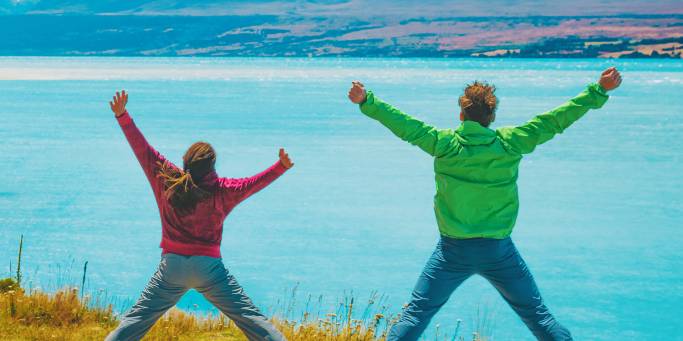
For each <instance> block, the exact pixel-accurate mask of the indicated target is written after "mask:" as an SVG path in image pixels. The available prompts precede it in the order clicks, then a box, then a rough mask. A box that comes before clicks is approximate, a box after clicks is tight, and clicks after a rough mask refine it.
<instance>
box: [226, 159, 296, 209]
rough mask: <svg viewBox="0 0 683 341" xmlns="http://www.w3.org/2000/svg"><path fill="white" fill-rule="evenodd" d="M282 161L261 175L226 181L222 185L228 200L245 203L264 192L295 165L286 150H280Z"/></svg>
mask: <svg viewBox="0 0 683 341" xmlns="http://www.w3.org/2000/svg"><path fill="white" fill-rule="evenodd" d="M279 156H280V159H279V160H278V161H277V162H276V163H275V164H273V165H272V166H270V167H268V169H266V170H264V171H263V172H261V173H258V174H256V175H254V176H252V177H248V178H241V179H225V181H223V182H222V183H221V187H222V188H223V189H224V190H225V192H226V194H227V195H228V196H227V199H229V200H235V201H237V202H241V201H244V200H245V199H247V198H248V197H250V196H251V195H253V194H255V193H256V192H258V191H260V190H262V189H263V188H265V187H266V186H268V185H269V184H270V183H272V182H273V181H275V180H276V179H277V178H279V177H280V176H281V175H282V174H284V173H285V172H286V171H287V170H288V169H290V168H292V167H293V166H294V164H293V163H292V161H291V160H290V159H289V155H288V154H287V153H285V150H284V149H282V148H281V149H280V155H279Z"/></svg>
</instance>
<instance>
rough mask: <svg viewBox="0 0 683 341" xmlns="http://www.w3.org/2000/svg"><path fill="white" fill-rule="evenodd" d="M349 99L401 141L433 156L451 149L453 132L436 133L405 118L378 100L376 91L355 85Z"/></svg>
mask: <svg viewBox="0 0 683 341" xmlns="http://www.w3.org/2000/svg"><path fill="white" fill-rule="evenodd" d="M349 99H350V100H351V102H353V103H356V104H358V105H360V110H361V112H363V114H365V115H367V116H368V117H370V118H373V119H375V120H377V121H379V122H380V123H382V124H383V125H384V126H385V127H387V128H389V130H391V132H393V133H394V135H396V136H398V137H399V138H400V139H402V140H404V141H406V142H408V143H410V144H412V145H415V146H418V147H420V149H422V150H424V151H425V152H427V153H429V154H430V155H432V156H436V157H439V156H441V155H444V154H445V153H447V152H448V150H449V149H450V148H451V143H452V141H453V136H452V133H451V132H450V131H448V130H439V129H436V128H434V127H432V126H430V125H428V124H426V123H424V122H422V121H420V120H418V119H416V118H413V117H411V116H409V115H407V114H405V113H404V112H402V111H401V110H399V109H397V108H395V107H393V106H391V105H389V104H388V103H386V102H383V101H382V100H380V99H379V98H377V97H376V96H375V95H374V94H373V93H372V91H368V92H366V91H365V87H364V86H363V84H361V83H360V82H353V85H352V87H351V90H349Z"/></svg>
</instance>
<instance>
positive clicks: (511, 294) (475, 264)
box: [387, 237, 572, 341]
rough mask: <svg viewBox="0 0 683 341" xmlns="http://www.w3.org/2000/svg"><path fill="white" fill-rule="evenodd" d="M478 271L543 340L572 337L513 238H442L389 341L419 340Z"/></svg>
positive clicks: (537, 336) (391, 332) (390, 333)
mask: <svg viewBox="0 0 683 341" xmlns="http://www.w3.org/2000/svg"><path fill="white" fill-rule="evenodd" d="M474 274H479V275H481V276H483V277H484V278H486V279H487V280H488V281H489V282H490V283H491V284H492V285H493V286H494V287H495V288H496V289H497V290H498V292H499V293H500V295H501V296H502V297H503V299H504V300H505V301H506V302H507V303H508V304H509V305H510V307H511V308H512V309H513V310H514V311H515V312H516V313H517V315H519V317H520V318H521V319H522V321H524V323H525V324H526V326H527V327H528V328H529V330H531V332H532V333H533V334H534V335H535V336H536V338H537V339H538V340H543V341H545V340H572V337H571V334H570V333H569V330H567V329H566V328H565V327H563V326H562V325H561V324H560V323H558V322H557V321H556V320H555V318H554V317H553V315H552V314H550V312H549V311H548V308H547V307H546V306H545V304H544V303H543V299H542V298H541V294H540V293H539V291H538V287H536V282H535V281H534V278H533V276H532V275H531V272H530V271H529V268H527V266H526V263H524V260H523V259H522V257H521V256H520V254H519V252H518V251H517V248H516V247H515V245H514V244H513V243H512V240H511V239H510V238H506V239H486V238H476V239H452V238H447V237H441V240H440V241H439V243H438V244H437V245H436V250H434V253H433V254H432V256H431V258H430V259H429V261H428V262H427V265H425V268H424V270H423V271H422V274H421V275H420V278H419V279H418V280H417V284H416V285H415V289H414V290H413V294H412V299H411V301H410V303H409V304H408V306H407V307H406V308H405V309H404V311H403V313H402V314H401V318H400V320H399V321H398V322H397V323H396V324H395V325H394V326H393V327H392V328H391V331H390V332H389V336H388V337H387V341H399V340H400V341H410V340H417V339H418V338H419V337H420V335H422V332H424V330H425V328H427V326H428V325H429V321H430V320H431V319H432V317H433V316H434V314H436V312H437V311H438V310H439V309H440V308H441V307H442V306H443V305H444V304H445V303H446V301H448V298H449V297H450V296H451V294H452V293H453V291H454V290H455V289H456V288H457V287H458V286H459V285H460V284H462V282H464V281H465V280H466V279H467V278H469V277H470V276H472V275H474Z"/></svg>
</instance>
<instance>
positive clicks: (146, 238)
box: [0, 58, 683, 340]
mask: <svg viewBox="0 0 683 341" xmlns="http://www.w3.org/2000/svg"><path fill="white" fill-rule="evenodd" d="M610 63H614V64H616V65H617V66H619V67H620V68H621V69H622V71H623V75H624V84H623V87H622V88H621V89H619V90H618V91H615V92H614V94H613V96H612V97H611V98H610V100H609V102H608V103H607V104H606V106H605V107H604V108H603V109H601V110H599V111H594V112H590V113H589V114H588V115H587V116H586V117H584V118H583V119H582V120H580V121H579V122H577V123H576V124H575V125H574V126H572V127H571V128H570V129H568V130H567V131H566V132H565V133H564V134H563V135H561V136H559V137H557V138H556V139H554V140H553V141H551V142H549V143H547V144H546V145H543V146H541V147H539V148H538V149H537V151H536V152H535V153H534V154H532V155H530V156H528V157H527V158H526V159H525V161H524V162H523V163H522V168H521V175H520V179H519V185H520V195H521V200H522V203H521V212H520V216H519V219H518V222H517V226H516V228H515V231H514V232H513V239H514V240H515V241H516V243H517V245H518V248H519V249H520V251H521V252H522V254H523V256H524V257H525V258H526V260H527V262H528V264H529V266H530V268H531V270H532V271H533V272H534V274H535V277H536V280H537V281H538V284H539V286H540V289H541V292H542V293H543V294H544V297H545V299H546V301H547V304H548V305H549V306H550V308H551V310H552V311H553V312H554V313H555V314H556V316H557V317H558V319H559V320H560V321H561V322H562V323H563V324H565V325H567V326H568V327H569V328H570V329H571V330H572V332H573V334H574V335H575V337H576V339H578V340H627V339H633V340H674V339H683V336H681V322H680V316H682V315H683V270H682V269H683V267H681V261H682V260H683V247H682V244H683V218H682V213H683V202H682V198H683V158H682V157H681V155H682V150H683V142H682V141H683V139H682V138H681V132H682V131H683V123H682V122H683V120H682V119H681V117H682V116H681V114H683V96H681V94H683V62H681V61H653V60H646V61H604V60H493V59H491V60H489V59H486V60H482V59H476V60H474V59H461V60H420V59H414V60H413V59H391V60H382V59H376V60H361V59H341V60H340V59H316V60H308V59H136V58H0V117H1V118H2V123H1V124H0V155H2V161H3V163H2V165H3V167H2V171H0V174H2V177H1V178H0V261H3V262H5V263H4V264H6V267H5V268H4V269H6V270H3V272H2V273H0V275H3V276H4V275H6V274H8V273H9V269H10V268H9V266H10V262H12V265H16V251H17V246H18V240H19V236H20V235H22V234H23V235H24V238H25V249H24V262H23V264H22V267H23V268H24V269H25V278H26V285H30V286H32V287H41V288H44V289H47V290H55V289H56V288H58V287H60V286H63V285H67V284H77V283H80V277H81V275H82V265H83V263H84V262H85V261H88V262H89V263H88V264H89V265H88V276H87V283H86V290H87V291H89V292H93V293H95V292H98V291H99V290H104V292H106V294H107V295H109V296H110V297H112V299H113V300H114V302H115V303H116V305H117V307H118V309H126V308H127V307H129V306H130V304H131V300H134V299H135V298H136V297H137V296H138V294H139V293H140V291H141V290H142V288H143V287H144V285H145V283H146V282H147V280H148V279H149V277H150V275H151V274H152V273H153V272H154V269H155V267H156V264H157V262H158V260H159V255H160V250H159V249H158V243H159V240H160V223H159V218H158V213H157V210H156V207H155V203H154V200H153V197H152V194H151V191H150V188H149V185H148V184H147V183H146V179H145V178H144V176H143V174H142V172H141V170H140V169H139V166H138V163H137V162H136V161H135V159H134V157H133V154H132V152H131V151H130V149H129V147H128V145H127V143H126V142H125V139H124V138H123V135H122V134H121V132H120V130H119V128H118V126H117V124H116V122H115V120H114V118H113V115H112V113H111V112H110V111H109V108H108V105H107V100H108V98H110V96H111V94H112V92H113V91H114V90H115V89H120V88H125V89H127V90H128V91H129V92H130V103H129V110H130V112H131V114H132V115H133V117H134V118H135V120H136V122H137V123H138V126H139V127H140V128H141V129H142V131H143V132H144V133H145V134H146V136H147V138H148V140H149V141H150V142H151V143H152V144H153V145H154V146H155V147H156V148H157V149H158V150H160V151H161V152H162V153H163V154H165V155H166V156H167V157H168V158H170V159H171V160H174V161H178V162H179V161H180V158H181V155H182V153H183V152H184V150H185V148H186V147H187V146H189V145H190V144H191V143H192V142H194V141H197V140H200V139H201V140H205V141H208V142H211V143H212V144H213V145H214V146H215V148H216V149H217V152H218V163H217V168H218V171H219V174H221V175H223V176H232V177H242V176H248V175H252V174H255V173H256V172H259V171H261V170H262V169H264V168H265V167H267V166H268V165H270V164H271V163H273V162H274V161H275V160H276V158H277V149H278V147H280V146H283V147H286V148H287V150H288V151H289V153H290V154H291V157H292V158H293V159H294V162H295V163H296V166H295V168H294V169H293V170H292V171H290V172H288V173H287V174H286V175H285V176H284V177H282V178H281V179H280V180H278V181H277V182H276V183H274V184H273V185H272V186H270V187H268V188H267V189H265V190H264V191H262V192H261V193H259V194H257V195H256V196H254V197H252V198H250V199H249V200H248V201H246V202H245V203H243V204H242V205H240V206H239V207H237V209H236V210H235V211H234V212H233V213H232V214H231V215H230V216H229V217H228V219H227V220H226V223H225V234H224V239H223V246H222V252H223V258H224V261H225V263H226V264H227V265H228V267H229V269H230V271H231V272H232V273H233V274H235V276H236V277H237V278H238V280H239V281H240V282H241V284H242V285H243V286H244V287H245V289H246V291H247V293H248V294H250V295H251V296H252V298H253V299H254V301H255V302H256V303H257V304H258V305H259V306H261V307H263V308H264V309H266V310H269V311H272V309H274V308H275V307H278V306H281V305H282V302H283V301H284V300H285V298H286V297H287V296H289V294H288V293H287V291H288V290H291V289H292V288H294V287H297V286H298V289H297V293H296V295H295V297H296V298H297V300H298V301H299V302H300V303H299V304H298V306H299V307H300V308H302V307H303V306H304V305H305V301H306V300H307V297H308V295H309V294H310V295H314V297H316V300H317V297H318V295H323V302H324V303H323V307H324V309H323V310H327V311H326V312H334V311H335V307H336V306H335V302H337V301H338V300H339V299H340V298H343V297H345V296H348V295H351V293H352V294H353V296H355V297H357V299H358V300H359V301H360V302H364V301H365V300H367V298H368V297H369V296H370V295H371V293H372V292H373V291H377V292H379V293H381V294H384V295H385V296H386V303H387V304H388V305H389V311H391V312H398V311H399V310H400V308H401V305H402V304H403V303H404V302H406V301H407V300H408V298H409V295H410V290H411V289H412V286H413V284H414V282H415V280H416V278H417V275H418V273H419V271H420V270H421V268H422V266H423V264H424V262H425V261H426V259H427V257H428V256H429V255H430V253H431V251H432V249H433V247H434V245H435V243H436V240H437V238H438V232H437V227H436V223H435V219H434V216H433V211H432V196H433V194H434V193H433V192H434V180H433V173H432V161H431V160H430V158H429V157H428V156H427V155H426V154H424V153H422V152H421V151H420V150H419V149H417V148H415V147H412V146H410V145H408V144H406V143H404V142H402V141H400V140H398V139H397V138H395V137H394V136H393V135H391V134H390V133H389V132H388V131H387V130H386V129H385V128H383V127H382V126H380V125H379V124H378V123H377V122H375V121H372V120H370V119H368V118H366V117H365V116H363V115H362V114H361V113H360V112H359V111H358V109H357V107H355V106H354V105H351V104H349V103H348V100H347V99H346V91H347V89H348V86H349V85H350V82H351V81H352V80H354V79H359V80H362V81H363V82H364V83H365V84H366V86H367V87H368V88H370V89H372V90H374V92H375V93H376V94H377V95H378V96H380V97H382V98H383V99H385V100H386V101H388V102H390V103H392V104H394V105H396V106H398V107H400V108H401V109H403V110H405V111H406V112H408V113H411V114H413V115H414V116H417V117H420V118H422V119H424V120H426V121H427V122H429V123H432V124H434V125H437V126H440V127H449V126H456V125H457V124H458V122H457V120H456V113H457V112H458V108H457V97H458V95H459V92H460V91H461V90H462V88H463V86H464V84H465V83H466V82H468V81H472V80H474V79H485V80H489V81H492V82H494V83H495V84H496V85H497V87H498V95H499V97H500V101H501V104H500V109H499V111H498V121H497V122H496V124H497V125H511V124H519V123H522V122H524V121H526V120H527V119H529V118H531V117H532V116H533V115H535V114H538V113H540V112H543V111H545V110H547V109H550V108H552V107H553V106H556V105H559V104H561V103H562V102H563V101H565V100H567V99H569V98H571V97H572V96H573V95H575V94H577V93H578V92H580V91H581V90H582V89H583V87H584V86H585V85H586V84H587V83H589V82H591V81H593V80H594V79H595V78H596V77H597V76H598V74H599V72H600V70H602V69H603V68H605V67H607V66H609V65H610ZM195 304H196V307H195ZM179 305H180V307H181V308H185V309H190V310H194V309H197V310H201V311H205V310H206V309H210V308H209V305H208V304H207V303H206V302H205V301H203V299H202V298H201V297H200V296H198V295H197V294H196V293H191V294H189V295H187V296H186V297H185V298H184V299H183V300H182V301H181V303H180V304H179ZM477 311H479V312H480V313H479V315H480V318H479V319H478V318H477ZM481 316H484V317H485V318H486V319H487V320H488V321H489V322H490V323H489V324H488V326H487V327H485V329H487V331H488V332H487V334H489V335H492V336H493V338H492V340H530V339H531V335H530V334H529V333H528V332H527V331H526V329H525V327H524V326H523V324H522V323H521V322H520V321H519V320H518V318H517V317H516V316H515V315H514V313H513V312H512V311H511V310H510V309H509V308H508V307H507V306H506V305H505V303H504V302H503V300H502V299H501V298H500V297H499V296H498V294H497V293H496V292H495V290H494V289H493V288H492V287H491V286H490V285H488V283H486V282H485V281H484V280H483V279H481V278H476V277H475V278H472V279H470V280H468V281H467V282H466V283H465V284H464V285H463V286H462V287H461V288H460V289H459V290H458V291H457V292H456V293H455V294H454V295H453V296H452V297H451V300H450V301H449V302H448V304H447V305H446V306H445V307H444V308H443V309H442V311H441V312H440V313H439V314H438V315H437V316H436V317H435V319H434V324H433V326H432V327H430V329H429V330H430V334H429V335H430V336H429V338H430V339H431V338H432V337H433V335H434V333H435V329H436V324H439V330H440V332H441V333H443V332H444V331H446V332H449V333H451V334H452V329H453V328H454V326H455V324H456V323H455V321H456V320H457V319H462V320H463V329H461V335H466V336H467V337H469V336H468V335H469V333H470V332H471V331H472V330H474V329H475V328H477V324H482V323H483V322H484V321H482V318H481ZM478 321H479V322H478Z"/></svg>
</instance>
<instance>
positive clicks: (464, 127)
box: [455, 121, 496, 146]
mask: <svg viewBox="0 0 683 341" xmlns="http://www.w3.org/2000/svg"><path fill="white" fill-rule="evenodd" d="M455 133H456V136H457V138H458V142H460V144H462V145H465V146H479V145H487V144H491V143H493V141H495V140H496V132H495V131H494V130H492V129H489V128H486V127H484V126H482V125H481V124H479V122H475V121H463V122H462V123H461V124H460V126H459V127H458V129H456V130H455Z"/></svg>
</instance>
